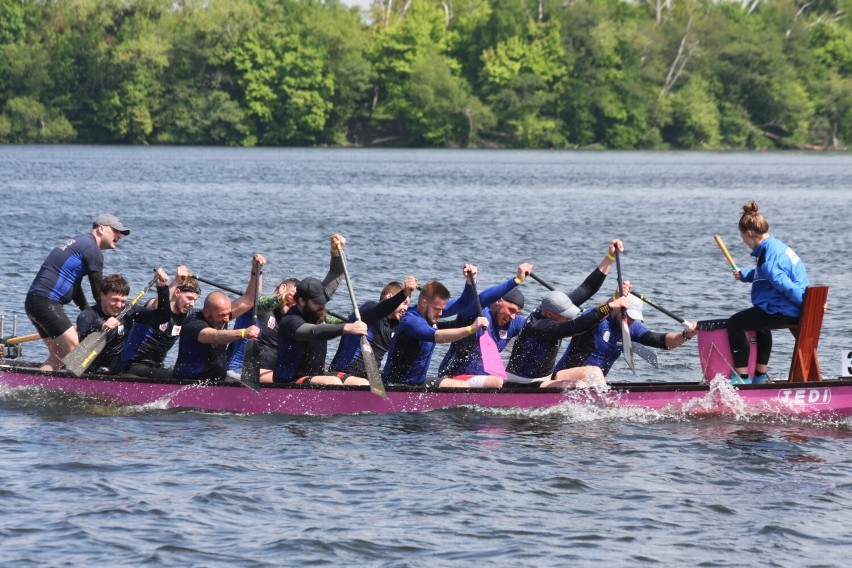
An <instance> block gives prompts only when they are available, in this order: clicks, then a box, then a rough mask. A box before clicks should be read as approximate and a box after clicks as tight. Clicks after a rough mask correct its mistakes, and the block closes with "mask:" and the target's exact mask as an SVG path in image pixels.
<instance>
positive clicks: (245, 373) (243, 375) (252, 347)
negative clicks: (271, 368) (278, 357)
mask: <svg viewBox="0 0 852 568" xmlns="http://www.w3.org/2000/svg"><path fill="white" fill-rule="evenodd" d="M262 274H263V266H260V265H257V272H256V273H255V274H254V305H253V306H252V308H251V324H252V325H253V326H257V301H258V296H259V295H260V279H261V275H262ZM240 383H241V384H242V385H243V386H245V387H248V388H250V389H251V390H253V391H254V392H260V351H258V348H257V340H256V339H255V340H251V339H250V340H249V342H248V344H247V345H246V346H245V351H243V368H242V370H241V372H240Z"/></svg>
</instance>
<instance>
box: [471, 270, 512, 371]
mask: <svg viewBox="0 0 852 568" xmlns="http://www.w3.org/2000/svg"><path fill="white" fill-rule="evenodd" d="M470 287H471V289H472V290H473V297H474V298H475V299H476V314H477V316H481V315H482V304H481V303H480V301H479V293H478V292H477V291H476V280H474V279H473V278H471V279H470ZM479 353H480V355H481V356H482V368H483V369H485V372H486V373H487V374H489V375H494V376H495V377H500V378H501V379H505V378H506V377H507V376H508V375H507V374H506V367H505V366H504V365H503V359H501V358H500V349H498V348H497V343H496V342H495V341H494V338H493V337H491V334H490V333H489V332H488V330H487V329H481V330H480V333H479Z"/></svg>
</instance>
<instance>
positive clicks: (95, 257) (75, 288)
mask: <svg viewBox="0 0 852 568" xmlns="http://www.w3.org/2000/svg"><path fill="white" fill-rule="evenodd" d="M129 234H130V229H128V228H127V227H125V226H124V224H123V223H122V222H121V220H120V219H119V218H118V217H116V216H115V215H111V214H109V213H103V214H101V215H98V216H97V217H95V220H94V221H93V222H92V231H91V232H90V233H85V234H82V235H77V236H76V237H74V238H72V239H69V240H67V241H65V242H64V243H62V244H61V245H59V246H57V247H56V248H54V249H53V250H52V251H51V252H50V254H48V255H47V258H46V259H45V261H44V262H43V263H42V265H41V268H40V269H39V271H38V274H36V277H35V279H34V280H33V283H32V285H30V289H29V291H28V292H27V297H26V301H25V303H24V309H25V310H26V313H27V317H29V318H30V321H31V322H33V325H34V326H35V328H36V331H38V334H39V335H40V336H41V338H42V340H44V343H45V345H46V346H47V350H48V352H49V356H48V358H47V360H46V361H45V362H44V363H43V364H42V366H41V367H40V368H41V370H43V371H58V370H59V369H60V368H61V367H62V358H63V357H65V356H66V355H67V354H68V353H70V352H71V351H72V350H73V349H74V348H75V347H77V345H79V339H78V337H77V331H76V330H75V329H74V327H73V326H72V325H71V320H70V319H69V318H68V316H67V315H66V314H65V311H64V310H63V306H64V305H65V304H68V303H70V302H71V301H72V300H73V301H74V303H75V304H76V305H77V307H79V308H80V310H84V309H86V308H87V307H89V302H88V301H87V300H86V295H85V293H84V292H83V288H82V282H83V276H88V277H89V283H90V284H91V287H92V294H93V296H94V298H99V297H100V292H101V285H102V282H103V268H104V255H103V252H101V251H104V250H109V249H114V248H116V246H117V245H118V241H119V240H121V238H122V237H125V236H127V235H129Z"/></svg>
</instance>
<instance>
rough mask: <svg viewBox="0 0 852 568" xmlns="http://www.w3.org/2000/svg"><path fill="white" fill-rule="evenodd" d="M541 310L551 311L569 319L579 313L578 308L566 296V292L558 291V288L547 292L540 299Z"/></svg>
mask: <svg viewBox="0 0 852 568" xmlns="http://www.w3.org/2000/svg"><path fill="white" fill-rule="evenodd" d="M541 310H542V311H548V312H553V313H554V314H558V315H560V316H562V317H565V318H569V319H574V318H575V317H577V316H578V315H580V308H578V307H577V306H575V305H574V303H573V302H572V301H571V298H569V297H568V294H566V293H565V292H560V291H559V290H553V291H552V292H548V293H547V295H546V296H545V297H544V299H543V300H542V301H541Z"/></svg>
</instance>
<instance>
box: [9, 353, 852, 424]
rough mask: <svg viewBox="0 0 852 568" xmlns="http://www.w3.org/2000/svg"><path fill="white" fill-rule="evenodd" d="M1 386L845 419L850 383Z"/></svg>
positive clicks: (204, 406)
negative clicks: (377, 390)
mask: <svg viewBox="0 0 852 568" xmlns="http://www.w3.org/2000/svg"><path fill="white" fill-rule="evenodd" d="M0 386H2V387H5V388H8V389H19V388H40V389H47V390H54V391H61V392H67V393H74V394H78V395H84V396H87V397H92V398H95V399H97V400H99V401H103V402H106V403H109V404H114V405H119V406H126V405H135V406H145V405H150V406H152V407H153V408H158V409H172V408H174V409H195V410H205V411H216V412H234V413H240V414H271V413H275V414H295V415H328V414H357V413H377V414H386V413H393V412H422V411H427V410H436V409H442V408H452V407H460V406H476V407H483V408H516V409H525V408H549V407H555V406H559V405H561V404H566V403H570V404H591V405H595V406H598V407H636V408H646V409H659V410H664V411H671V412H680V413H688V414H696V415H703V414H737V415H739V414H741V413H743V412H747V413H774V414H782V415H794V416H812V415H813V416H821V417H848V416H852V380H831V381H822V382H818V383H774V384H767V385H745V386H740V387H737V388H734V387H732V386H731V385H729V384H728V383H727V382H726V381H724V380H721V379H717V380H714V381H713V382H711V384H709V385H707V384H698V383H616V384H612V385H610V389H609V390H607V391H605V392H597V391H594V390H573V391H572V390H566V391H560V390H550V389H535V388H528V387H527V388H524V389H519V390H507V389H501V390H492V389H443V390H440V389H439V390H432V391H426V390H423V389H417V388H407V387H396V386H390V387H388V389H387V397H386V398H382V397H379V396H376V395H374V394H372V393H371V392H370V391H369V388H368V387H311V386H306V387H303V386H289V385H269V386H266V385H264V387H263V388H261V390H260V392H259V393H255V392H254V391H252V390H250V389H248V388H245V387H243V386H241V385H210V384H197V383H179V382H174V383H173V382H158V381H152V380H147V379H134V378H128V377H122V378H120V379H119V378H118V377H105V376H94V375H93V376H91V377H84V378H76V377H74V376H72V375H66V374H61V373H56V374H47V373H41V372H39V371H35V370H31V369H29V368H20V367H17V368H16V367H11V366H5V365H4V366H0Z"/></svg>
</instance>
